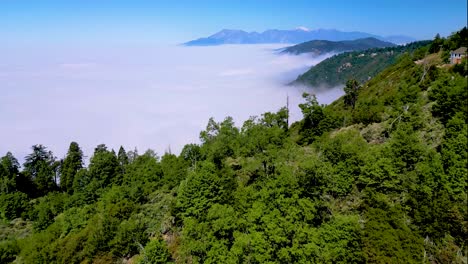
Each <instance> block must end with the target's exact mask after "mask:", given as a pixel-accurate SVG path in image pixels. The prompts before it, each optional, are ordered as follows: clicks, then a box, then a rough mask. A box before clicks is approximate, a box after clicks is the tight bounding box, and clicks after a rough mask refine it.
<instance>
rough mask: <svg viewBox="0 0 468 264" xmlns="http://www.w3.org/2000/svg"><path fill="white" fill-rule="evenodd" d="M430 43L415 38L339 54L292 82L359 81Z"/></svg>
mask: <svg viewBox="0 0 468 264" xmlns="http://www.w3.org/2000/svg"><path fill="white" fill-rule="evenodd" d="M430 43H431V42H430V41H418V42H413V43H410V44H407V45H403V46H396V47H387V48H377V49H367V50H364V51H354V52H345V53H341V54H338V55H335V56H333V57H330V58H328V59H326V60H324V61H322V62H320V63H319V64H317V65H315V66H314V67H312V68H310V69H309V70H308V71H307V72H305V73H303V74H302V75H299V76H298V78H297V79H296V80H295V81H294V82H293V84H305V85H308V86H312V87H325V88H330V87H336V86H340V85H344V84H345V83H346V81H347V80H349V79H356V80H357V81H358V82H359V83H362V82H365V81H367V80H369V79H370V78H373V77H374V76H376V75H377V74H379V73H380V72H382V71H383V70H384V69H386V68H387V67H389V66H390V65H392V64H394V63H396V62H397V61H398V58H399V57H400V56H401V55H402V54H405V53H410V54H411V53H413V52H416V51H417V50H418V49H419V48H421V47H424V46H426V45H428V44H430ZM415 56H417V57H421V56H422V55H420V52H419V53H415Z"/></svg>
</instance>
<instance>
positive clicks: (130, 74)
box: [0, 45, 342, 160]
mask: <svg viewBox="0 0 468 264" xmlns="http://www.w3.org/2000/svg"><path fill="white" fill-rule="evenodd" d="M280 47H281V46H278V45H233V46H231V45H227V46H217V47H181V46H174V47H161V46H160V47H138V48H135V47H114V48H113V47H80V48H51V47H42V48H40V47H35V48H32V49H31V48H28V49H24V50H21V49H20V48H19V49H16V50H15V49H12V50H13V52H11V51H8V50H4V54H0V55H1V57H2V58H3V59H2V61H0V83H1V86H0V120H1V127H2V129H1V130H0V138H1V140H0V155H4V153H6V151H12V152H13V153H14V155H15V156H17V158H18V159H20V160H23V158H24V156H25V155H26V154H28V153H29V152H30V147H31V146H32V145H33V144H39V143H40V144H44V145H45V146H47V147H48V148H49V149H50V150H52V151H53V152H54V154H55V155H56V156H57V157H59V158H62V157H63V156H64V155H65V153H66V151H67V148H68V145H69V143H70V142H71V141H76V142H78V143H79V144H80V146H81V147H82V148H83V150H84V152H85V155H87V156H88V157H89V156H91V155H92V152H93V149H94V147H95V146H96V145H98V144H101V143H104V144H106V145H107V146H108V147H110V148H114V149H117V148H118V147H119V146H120V145H123V146H124V147H125V148H126V149H127V150H131V149H133V148H135V147H136V148H138V149H139V150H140V151H144V150H146V149H148V148H151V149H154V150H156V151H157V152H158V153H160V154H162V153H163V152H164V151H165V150H167V149H168V148H169V146H170V148H171V150H172V151H173V152H175V153H178V152H179V151H180V149H181V148H182V147H183V145H184V144H187V143H193V142H195V143H197V142H198V135H199V132H200V131H201V130H203V129H204V128H205V126H206V124H207V121H208V118H210V117H214V118H215V119H216V120H217V121H221V120H222V119H224V118H225V117H226V116H232V117H233V118H234V120H235V122H236V125H238V126H241V125H242V122H243V121H245V120H246V119H247V118H249V116H252V115H260V114H262V113H263V112H266V111H276V110H278V109H279V108H280V107H282V106H284V105H285V104H286V96H287V95H289V97H290V105H291V109H292V119H294V120H297V119H299V118H300V117H301V113H300V111H299V108H298V107H297V105H298V104H299V103H300V102H301V101H302V100H301V93H302V92H303V90H302V89H299V88H297V87H290V86H286V85H285V84H286V83H288V82H290V81H292V80H293V79H294V78H295V77H296V76H297V75H298V74H300V73H302V72H304V71H305V70H306V69H307V68H308V67H310V66H311V65H314V64H316V63H317V62H319V61H321V60H323V59H324V58H325V57H326V56H324V57H319V58H312V57H310V56H308V55H304V56H288V55H278V54H275V52H274V50H276V49H278V48H280ZM309 92H310V91H309ZM341 94H342V91H341V89H333V90H329V91H326V92H322V93H318V94H317V96H318V98H319V101H320V102H321V103H330V102H331V101H333V100H334V99H336V98H337V97H338V96H340V95H341Z"/></svg>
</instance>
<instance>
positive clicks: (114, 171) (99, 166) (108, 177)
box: [89, 144, 119, 188]
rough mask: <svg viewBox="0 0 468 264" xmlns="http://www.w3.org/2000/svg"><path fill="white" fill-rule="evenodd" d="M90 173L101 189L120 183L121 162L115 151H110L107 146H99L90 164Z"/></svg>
mask: <svg viewBox="0 0 468 264" xmlns="http://www.w3.org/2000/svg"><path fill="white" fill-rule="evenodd" d="M89 173H90V175H91V177H92V178H93V179H96V180H97V182H98V184H99V186H100V187H101V188H105V187H107V186H109V185H110V184H111V183H113V182H115V181H118V180H119V179H117V175H118V174H119V162H118V160H117V156H116V155H115V152H114V151H108V150H107V147H106V145H104V144H101V145H98V146H97V147H96V148H95V149H94V155H93V157H91V160H90V163H89Z"/></svg>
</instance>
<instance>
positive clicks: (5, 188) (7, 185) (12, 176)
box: [0, 152, 19, 193]
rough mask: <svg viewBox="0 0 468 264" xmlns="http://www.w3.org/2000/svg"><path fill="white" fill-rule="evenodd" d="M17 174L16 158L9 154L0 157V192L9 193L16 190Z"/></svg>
mask: <svg viewBox="0 0 468 264" xmlns="http://www.w3.org/2000/svg"><path fill="white" fill-rule="evenodd" d="M18 175H19V163H18V160H17V159H16V158H15V157H14V156H13V154H11V152H7V154H6V155H5V156H4V157H2V158H1V159H0V193H10V192H13V191H15V190H16V184H17V183H16V181H17V180H16V178H17V177H18Z"/></svg>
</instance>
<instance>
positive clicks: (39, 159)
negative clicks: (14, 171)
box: [23, 145, 57, 196]
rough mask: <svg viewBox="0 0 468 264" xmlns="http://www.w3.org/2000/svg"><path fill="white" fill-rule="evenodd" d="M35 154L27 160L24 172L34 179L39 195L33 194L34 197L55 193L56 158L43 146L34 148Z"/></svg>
mask: <svg viewBox="0 0 468 264" xmlns="http://www.w3.org/2000/svg"><path fill="white" fill-rule="evenodd" d="M32 149H33V153H31V154H29V155H28V156H26V158H25V162H24V164H23V166H24V172H25V173H26V174H27V175H28V176H29V177H31V178H32V180H33V182H34V184H35V187H36V189H37V193H31V195H33V196H40V195H44V194H46V193H47V192H49V191H53V190H55V189H56V187H57V183H56V179H55V176H56V172H55V169H56V168H57V166H56V163H55V157H54V156H53V154H52V152H51V151H47V148H46V147H44V146H42V145H34V146H32Z"/></svg>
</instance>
